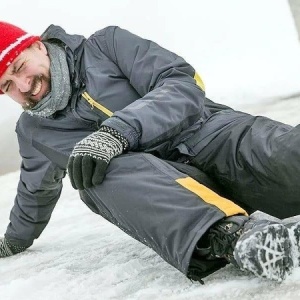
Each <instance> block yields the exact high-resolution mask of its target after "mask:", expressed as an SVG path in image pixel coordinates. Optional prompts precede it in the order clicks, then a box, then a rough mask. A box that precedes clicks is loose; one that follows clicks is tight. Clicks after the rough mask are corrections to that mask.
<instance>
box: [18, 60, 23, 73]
mask: <svg viewBox="0 0 300 300" xmlns="http://www.w3.org/2000/svg"><path fill="white" fill-rule="evenodd" d="M24 64H25V62H23V63H22V64H21V65H20V66H19V67H18V68H17V70H16V73H18V72H19V71H21V70H22V68H23V66H24Z"/></svg>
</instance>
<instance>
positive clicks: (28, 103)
mask: <svg viewBox="0 0 300 300" xmlns="http://www.w3.org/2000/svg"><path fill="white" fill-rule="evenodd" d="M40 81H42V82H43V81H44V82H46V83H48V86H49V87H51V78H50V77H46V76H45V75H43V74H42V75H37V76H35V77H34V78H33V80H32V84H31V88H30V90H29V91H27V92H25V93H23V95H24V98H25V99H26V105H24V106H23V109H24V110H28V109H32V108H34V107H35V106H36V105H37V104H38V102H39V101H40V100H36V99H34V98H32V93H33V91H34V90H35V88H36V85H37V84H38V83H39V82H40ZM49 92H50V90H49V91H47V92H46V93H45V95H43V98H44V97H45V96H47V95H48V94H49Z"/></svg>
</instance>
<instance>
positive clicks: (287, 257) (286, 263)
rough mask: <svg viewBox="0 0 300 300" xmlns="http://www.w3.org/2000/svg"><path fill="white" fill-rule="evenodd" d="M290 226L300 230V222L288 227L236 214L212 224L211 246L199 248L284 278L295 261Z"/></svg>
mask: <svg viewBox="0 0 300 300" xmlns="http://www.w3.org/2000/svg"><path fill="white" fill-rule="evenodd" d="M289 230H290V232H291V231H293V230H294V231H295V230H296V231H298V230H299V232H300V225H299V227H297V228H296V229H288V228H287V227H285V226H284V225H283V224H281V223H279V222H273V221H269V220H255V219H251V218H249V217H246V216H232V217H228V218H225V219H223V220H221V221H219V222H218V223H216V224H215V225H214V226H212V227H211V228H210V230H209V232H208V235H207V240H208V245H209V246H208V248H196V252H198V255H202V256H203V254H205V252H206V257H207V259H215V258H225V259H226V260H227V261H229V262H231V263H233V264H234V265H235V266H237V267H239V268H240V269H242V270H248V271H250V272H252V273H254V274H255V275H257V276H258V277H263V278H268V279H272V280H276V281H282V280H283V279H284V278H285V277H286V275H288V274H290V273H291V271H292V269H293V265H294V263H293V251H294V250H292V246H293V242H292V241H291V239H290V235H289ZM298 236H299V235H298ZM200 245H201V244H200ZM200 245H199V246H200ZM207 250H209V254H208V252H207Z"/></svg>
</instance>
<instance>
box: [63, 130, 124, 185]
mask: <svg viewBox="0 0 300 300" xmlns="http://www.w3.org/2000/svg"><path fill="white" fill-rule="evenodd" d="M128 146H129V143H128V140H127V139H126V138H125V137H123V136H122V135H121V134H120V133H119V132H118V131H117V130H115V129H113V128H111V127H108V126H102V127H100V129H99V130H98V131H96V132H94V133H92V134H90V135H88V136H87V137H86V138H84V139H83V140H81V141H80V142H78V143H77V144H76V145H75V147H74V149H73V151H72V153H71V156H70V158H69V162H68V173H69V177H70V180H71V184H72V186H73V188H74V189H78V190H83V189H85V188H90V187H92V186H95V185H98V184H100V183H101V182H102V181H103V179H104V177H105V172H106V169H107V167H108V164H109V162H110V160H111V159H112V158H113V157H115V156H117V155H120V154H122V153H123V152H124V151H125V150H127V149H128Z"/></svg>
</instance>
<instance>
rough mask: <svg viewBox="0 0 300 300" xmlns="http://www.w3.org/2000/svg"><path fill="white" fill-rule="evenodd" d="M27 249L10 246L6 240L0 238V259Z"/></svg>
mask: <svg viewBox="0 0 300 300" xmlns="http://www.w3.org/2000/svg"><path fill="white" fill-rule="evenodd" d="M26 248H27V247H22V246H17V245H13V244H11V243H10V242H9V241H8V240H7V239H6V238H0V257H7V256H12V255H14V254H17V253H20V252H23V251H25V250H26Z"/></svg>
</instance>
